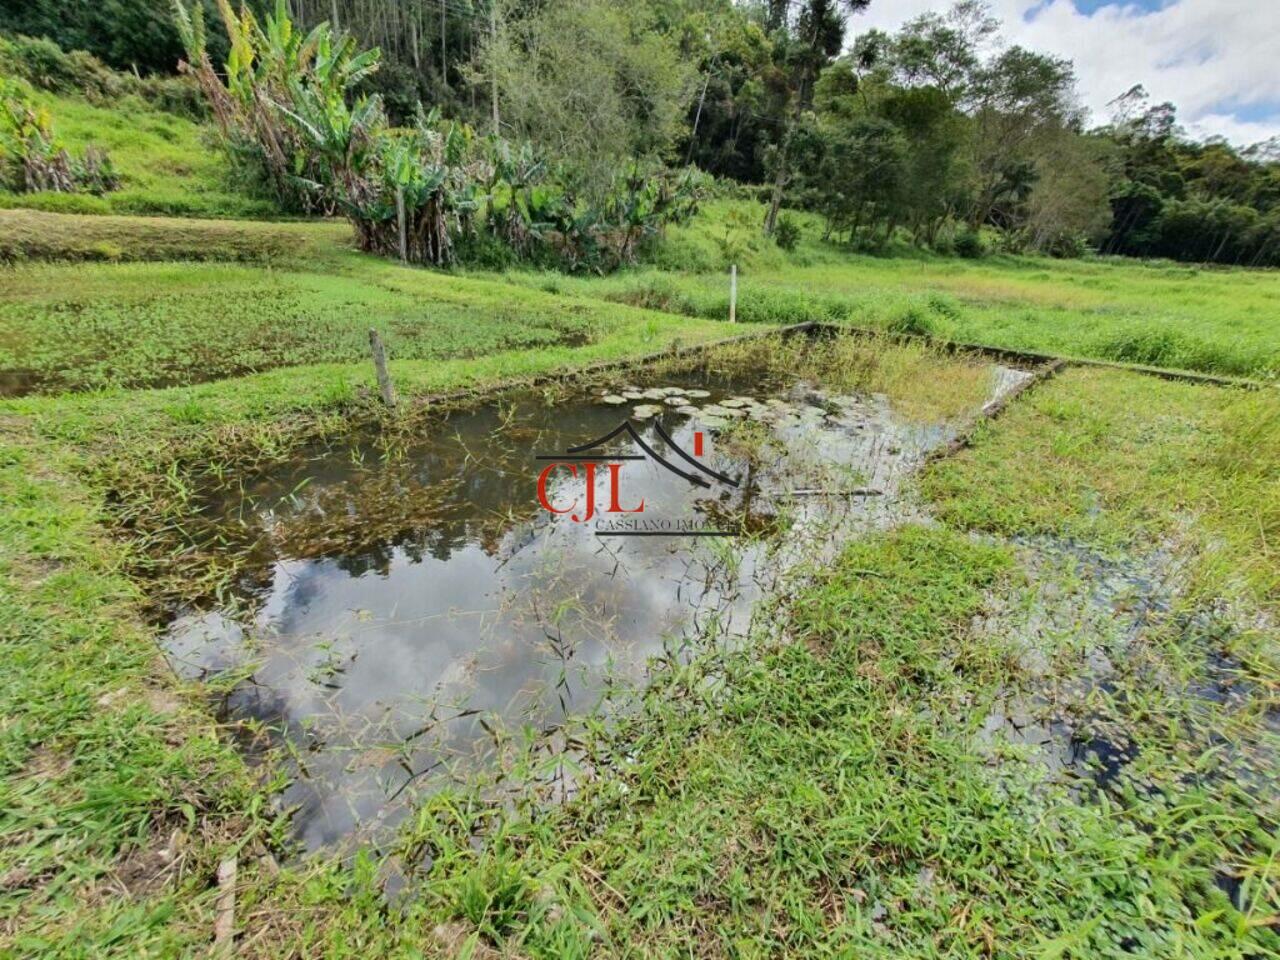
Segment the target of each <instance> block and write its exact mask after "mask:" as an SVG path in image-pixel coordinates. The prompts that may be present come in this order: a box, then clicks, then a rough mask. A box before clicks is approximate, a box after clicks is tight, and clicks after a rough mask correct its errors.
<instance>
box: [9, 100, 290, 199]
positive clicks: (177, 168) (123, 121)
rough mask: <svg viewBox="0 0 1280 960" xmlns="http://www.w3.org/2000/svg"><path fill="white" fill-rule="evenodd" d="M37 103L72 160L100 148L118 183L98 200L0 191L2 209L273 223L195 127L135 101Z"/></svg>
mask: <svg viewBox="0 0 1280 960" xmlns="http://www.w3.org/2000/svg"><path fill="white" fill-rule="evenodd" d="M35 100H36V101H37V102H38V103H41V104H43V105H45V106H47V107H48V109H49V110H50V112H51V113H52V116H53V130H54V133H55V135H56V136H57V137H58V139H59V140H60V141H61V142H62V143H63V144H64V145H65V146H66V147H67V148H68V149H69V150H70V151H71V152H72V153H73V154H79V153H81V152H83V150H84V148H85V147H86V146H87V145H89V144H95V145H97V146H98V147H101V148H105V149H106V150H107V152H108V153H109V154H110V156H111V162H112V164H113V165H114V167H115V169H116V171H117V172H118V173H119V174H120V177H121V181H122V182H121V185H120V188H119V189H117V190H113V191H111V192H110V193H107V194H105V195H104V196H101V197H95V196H91V195H88V194H60V193H26V194H20V193H9V192H7V191H3V190H0V207H25V208H30V209H36V210H46V211H52V212H58V213H90V214H97V213H118V214H137V215H144V216H180V217H271V216H274V215H276V214H278V212H279V211H278V209H277V208H276V206H275V205H274V204H273V203H271V202H270V201H268V200H264V199H261V198H255V197H252V196H249V195H248V194H246V193H245V192H244V190H243V189H242V188H241V187H240V186H239V185H237V184H236V183H235V182H234V178H233V176H232V173H231V168H230V165H229V164H228V162H227V159H226V155H225V154H224V153H223V152H222V150H221V148H219V147H218V146H217V143H216V141H215V140H214V139H213V138H212V136H211V131H210V129H209V128H207V127H205V126H203V125H201V124H198V123H195V122H193V121H191V120H187V119H185V118H183V117H179V116H176V115H174V114H171V113H166V112H164V111H161V110H157V109H156V108H155V107H153V106H151V105H150V104H148V103H146V102H145V101H144V100H142V99H140V98H138V97H136V96H127V97H125V98H123V99H122V100H120V101H119V102H117V103H114V104H112V105H111V106H110V107H106V106H95V105H94V104H91V103H89V102H87V101H86V100H84V99H82V98H80V97H73V96H60V95H57V94H52V93H47V92H37V93H36V94H35Z"/></svg>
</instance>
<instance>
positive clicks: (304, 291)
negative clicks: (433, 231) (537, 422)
mask: <svg viewBox="0 0 1280 960" xmlns="http://www.w3.org/2000/svg"><path fill="white" fill-rule="evenodd" d="M3 225H4V221H3V220H0V226H3ZM239 229H241V228H240V227H239V226H237V227H236V228H234V229H233V230H231V231H229V232H228V233H227V234H226V236H227V238H229V239H225V240H224V241H223V245H224V248H225V249H227V250H228V251H229V252H230V253H231V254H233V255H235V256H237V257H238V256H239V253H240V251H241V250H244V249H248V250H250V251H251V252H254V251H258V250H261V249H262V248H263V245H264V244H265V243H266V242H267V241H271V242H273V243H274V242H276V241H277V240H279V239H280V238H283V239H284V240H285V241H286V242H287V243H289V244H295V243H296V244H304V243H310V248H311V252H310V253H309V254H308V255H307V256H306V257H297V258H293V260H292V261H290V259H289V256H288V255H286V258H285V262H284V263H283V265H281V266H278V267H274V268H271V269H262V268H261V267H256V266H248V265H243V264H233V263H228V264H210V263H192V262H173V263H125V264H103V263H85V264H79V265H53V264H47V263H35V264H28V265H25V266H19V267H14V268H10V269H8V270H6V271H5V281H6V282H5V284H4V288H3V291H2V292H0V331H3V332H0V368H11V369H18V370H22V371H26V372H27V373H28V375H30V376H31V377H32V378H33V380H34V382H35V383H36V385H37V386H38V388H39V389H42V390H44V391H46V392H47V391H56V390H68V389H69V390H84V389H92V388H101V387H108V386H119V387H136V386H146V385H158V384H168V383H189V382H192V381H201V380H211V379H217V378H220V377H226V376H233V375H238V374H241V373H246V372H252V371H258V370H265V369H271V368H275V367H281V366H299V365H309V364H324V363H353V362H359V361H363V360H365V359H366V358H367V357H368V355H369V342H368V332H369V329H370V328H371V327H377V328H378V329H379V330H381V331H382V333H383V335H384V338H385V339H386V342H387V346H388V349H389V351H390V353H391V356H392V357H393V358H395V359H397V360H432V359H443V358H446V357H456V356H459V355H463V356H477V357H478V356H486V355H489V354H494V353H498V352H501V351H505V350H513V349H524V348H532V347H553V346H556V345H560V344H568V345H575V344H589V343H593V342H597V341H600V340H602V339H606V338H607V337H608V336H609V335H611V334H612V333H614V332H617V331H621V330H624V329H628V330H638V331H641V333H642V334H643V335H645V336H647V337H648V339H649V340H650V341H651V342H652V343H654V344H655V345H656V344H658V343H659V342H660V340H662V339H663V338H665V337H666V336H667V335H668V334H674V335H676V336H679V337H683V338H684V339H686V340H687V341H694V340H698V339H706V338H707V337H709V336H712V335H714V334H715V332H716V330H717V329H718V328H721V327H723V325H722V324H716V323H714V322H710V321H705V320H699V319H691V318H685V317H678V316H674V315H671V314H662V313H657V312H654V311H646V310H641V309H637V308H634V307H630V306H626V305H621V304H613V303H605V302H601V301H598V300H593V299H579V298H563V297H556V296H552V295H549V294H546V293H543V292H540V291H536V290H519V289H516V288H513V287H510V286H508V285H506V284H501V283H496V282H493V281H489V280H480V279H471V278H460V277H456V276H451V275H449V274H442V273H437V272H432V271H426V270H419V269H413V268H406V267H401V266H399V265H397V264H394V263H388V262H386V261H382V260H378V259H375V258H370V257H365V256H361V255H359V254H356V253H350V252H346V251H344V250H342V249H341V248H340V247H339V246H338V244H337V243H336V242H335V241H336V240H337V239H338V238H339V237H341V236H343V235H344V231H343V229H342V228H341V227H337V226H333V227H329V226H323V225H320V226H306V227H298V228H287V227H281V228H275V229H272V230H264V229H263V228H260V227H257V226H256V225H255V228H254V230H253V231H252V232H248V233H247V234H246V236H247V237H248V240H247V241H243V242H242V241H237V240H235V239H234V238H235V236H236V233H235V231H236V230H239ZM186 234H187V236H189V238H190V239H183V240H181V241H176V242H175V245H178V246H181V245H184V244H186V243H203V240H202V237H204V236H206V235H207V231H204V229H203V228H201V227H193V228H190V229H188V230H187V231H186ZM86 236H92V234H87V235H86ZM308 238H315V239H314V242H310V241H309V240H308ZM93 242H95V243H96V242H98V241H93ZM106 242H110V241H106ZM133 249H136V246H135V247H134V248H133ZM205 249H206V252H207V253H209V254H211V255H212V254H214V252H215V250H217V249H218V248H217V247H216V246H215V245H214V244H212V243H209V244H207V245H206V247H205ZM316 251H319V252H316ZM0 269H3V268H0ZM729 332H732V331H729ZM721 335H724V334H723V333H722V334H721Z"/></svg>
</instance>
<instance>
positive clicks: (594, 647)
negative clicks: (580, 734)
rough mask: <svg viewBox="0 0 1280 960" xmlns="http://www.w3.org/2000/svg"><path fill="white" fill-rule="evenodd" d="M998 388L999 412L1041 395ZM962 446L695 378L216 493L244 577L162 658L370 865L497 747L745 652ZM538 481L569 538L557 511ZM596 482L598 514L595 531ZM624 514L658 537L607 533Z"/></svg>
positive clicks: (783, 383)
mask: <svg viewBox="0 0 1280 960" xmlns="http://www.w3.org/2000/svg"><path fill="white" fill-rule="evenodd" d="M989 370H990V393H989V396H990V397H994V396H996V395H998V394H999V393H1000V392H1001V391H1004V390H1007V389H1009V388H1010V387H1012V386H1013V385H1014V384H1016V383H1018V382H1019V381H1020V380H1021V379H1022V378H1024V377H1026V376H1028V374H1026V373H1024V372H1021V371H1015V370H1011V369H1009V368H1006V367H999V366H995V365H992V366H991V367H990V368H989ZM624 424H629V425H630V428H631V429H630V430H629V431H628V430H626V429H624V430H623V431H622V432H621V433H619V434H617V435H616V436H614V437H613V438H612V439H609V440H607V441H605V442H604V443H603V444H600V445H595V446H591V447H590V449H589V450H586V451H583V450H578V451H577V453H567V452H566V451H571V450H573V449H574V448H580V447H583V446H584V445H589V444H591V443H592V441H595V440H598V439H600V438H603V437H606V436H608V435H609V434H611V433H613V432H614V431H616V430H617V428H619V427H620V426H622V425H624ZM954 429H955V427H954V426H953V425H952V424H948V423H938V422H933V423H928V422H926V423H922V422H919V421H918V420H909V419H907V418H906V417H904V416H902V415H901V413H900V412H899V411H898V410H897V409H895V406H894V404H893V403H892V402H891V401H890V400H889V399H888V398H887V397H885V396H881V395H851V394H840V393H836V392H832V391H829V390H827V389H824V388H823V387H822V386H821V385H820V384H817V383H813V382H803V381H801V382H797V381H795V380H789V381H788V380H779V379H776V378H766V379H764V380H762V379H760V378H742V377H737V378H734V379H725V378H723V377H720V378H717V377H716V376H715V375H712V374H707V373H689V374H684V375H678V376H670V377H666V378H663V379H661V380H660V381H656V382H653V381H651V382H649V383H648V385H646V386H643V387H642V386H639V385H633V384H627V383H618V384H614V385H612V386H611V388H610V389H609V390H608V391H601V390H598V389H594V390H590V391H587V390H583V391H582V392H579V393H577V394H574V393H569V394H568V395H566V394H564V393H563V392H561V393H557V394H554V395H547V394H543V393H539V392H532V391H531V392H528V393H521V394H513V395H508V396H506V397H504V398H502V399H501V400H500V401H498V402H494V403H491V404H487V405H485V406H481V407H479V408H477V409H472V410H468V411H464V412H454V413H449V414H447V415H442V416H441V417H439V418H437V419H435V420H434V421H433V422H431V423H430V424H429V426H426V427H424V428H423V430H422V431H421V434H420V435H418V436H414V437H412V438H410V439H408V440H405V439H403V438H401V439H399V440H397V441H396V442H395V443H393V444H388V443H386V442H384V440H383V439H381V438H379V437H377V436H372V435H364V436H357V437H354V438H351V439H350V440H348V441H345V442H340V443H329V444H326V445H323V446H316V447H313V448H309V449H306V450H304V451H303V452H302V453H301V454H300V455H298V456H297V457H296V458H294V459H293V460H290V461H288V462H285V463H281V464H278V465H276V466H274V467H272V468H271V469H268V470H265V471H262V472H259V473H257V474H255V475H253V476H246V477H241V478H239V479H238V480H237V481H236V482H235V483H234V484H231V485H227V484H224V485H222V486H220V487H212V488H210V489H207V490H205V491H204V492H203V494H202V501H201V502H202V507H201V511H200V515H199V517H198V518H197V523H198V524H203V525H204V527H205V531H204V536H205V537H206V538H207V539H208V540H209V541H210V542H213V541H217V542H219V543H221V544H222V547H221V548H220V549H223V550H225V551H227V552H228V554H234V555H235V556H236V557H237V558H238V560H239V561H240V563H241V567H240V569H241V571H242V573H241V575H240V576H239V578H238V580H237V582H236V585H235V590H234V596H233V597H232V598H231V600H229V601H228V602H227V603H225V604H224V605H223V606H222V607H220V608H216V609H215V608H210V607H209V606H207V605H205V606H191V607H189V608H187V609H185V610H183V611H181V612H180V613H179V615H178V616H177V617H176V618H175V619H174V620H173V622H172V624H171V625H170V627H169V629H168V633H167V637H166V641H165V643H166V649H167V652H168V656H169V658H170V660H171V662H172V664H173V665H174V667H175V669H177V670H178V671H179V672H181V673H182V674H184V675H186V676H189V677H201V678H209V677H214V676H218V675H224V676H234V677H236V678H238V682H236V683H235V684H234V686H233V688H232V690H231V693H230V694H229V698H228V710H229V712H230V714H231V715H233V716H237V717H252V718H256V719H259V720H261V721H264V722H265V724H267V725H268V726H269V727H270V728H271V729H272V730H273V731H275V736H276V737H277V738H278V740H277V742H278V743H280V744H282V745H283V746H284V747H285V748H286V750H285V756H286V758H287V764H288V767H289V769H288V773H289V774H290V777H291V782H290V784H289V786H288V787H287V788H286V789H285V791H284V794H283V796H282V802H283V803H285V804H286V805H287V806H288V807H290V808H292V809H293V810H294V813H293V818H292V822H293V824H294V827H295V831H296V835H297V838H298V839H299V841H300V842H301V844H302V845H303V846H304V847H305V848H307V849H315V848H319V847H323V846H327V845H332V844H337V843H345V842H375V843H376V842H377V841H378V840H379V839H380V838H381V837H383V836H385V835H386V833H385V832H386V831H387V830H388V829H389V828H391V827H392V826H394V824H395V823H396V822H397V821H398V820H399V819H400V818H401V817H403V815H404V813H405V811H406V809H407V806H408V804H409V802H410V800H411V799H412V797H413V796H415V795H417V794H418V793H419V792H420V791H422V790H430V789H433V788H435V787H437V786H438V785H439V784H440V783H442V782H446V781H447V780H448V779H450V778H454V779H458V780H463V779H466V778H467V777H468V776H470V775H472V774H474V773H475V772H477V771H489V772H490V773H492V771H493V769H494V768H495V766H496V765H497V758H498V754H499V748H498V746H497V744H499V743H501V742H503V739H504V737H506V736H515V737H517V738H518V737H529V736H532V737H546V736H547V735H548V734H550V733H551V732H552V731H556V730H562V729H564V728H565V727H566V722H567V721H569V720H571V719H573V718H579V717H583V716H588V715H600V714H608V713H609V711H611V710H613V709H616V708H617V705H618V704H620V703H621V702H623V701H624V700H625V696H624V693H625V692H626V691H632V690H635V689H636V688H637V687H638V686H639V685H642V684H643V683H644V682H645V678H646V675H647V673H648V671H649V670H650V669H652V664H653V661H654V659H655V658H657V659H659V660H662V659H671V658H676V659H678V658H684V657H688V656H690V655H692V654H693V653H695V652H696V651H698V650H701V649H704V648H705V647H706V646H707V645H709V644H732V643H735V642H739V641H740V640H741V638H743V637H744V636H745V635H746V634H747V633H748V632H749V630H750V629H751V628H752V616H753V612H755V611H756V610H757V609H758V608H760V601H761V600H763V599H764V598H767V597H769V596H770V595H774V594H777V593H779V592H781V591H784V590H785V589H786V585H787V583H788V582H790V581H791V580H792V578H795V577H802V576H804V573H805V571H807V570H811V569H812V568H813V566H814V565H815V564H821V563H822V562H823V560H824V559H825V558H826V557H829V556H830V555H831V553H832V552H833V551H834V550H836V549H837V548H838V546H839V544H840V543H841V542H842V541H843V540H844V539H846V538H847V537H849V536H852V535H856V534H857V533H858V532H859V531H862V530H868V529H873V528H882V527H885V526H887V525H891V524H893V523H896V522H898V521H900V520H901V519H902V518H903V517H905V516H910V515H912V513H913V509H914V508H913V506H912V503H911V500H910V497H909V496H906V495H905V494H904V484H903V481H904V479H905V478H906V477H908V476H909V475H910V473H911V472H912V471H913V470H914V469H915V468H916V467H918V466H919V465H920V463H921V462H922V460H923V458H924V457H925V455H926V454H927V453H928V451H930V450H931V449H933V448H934V447H936V446H938V445H939V444H942V443H945V442H946V441H947V440H948V439H950V438H951V436H952V435H953V431H954ZM539 458H541V459H539ZM592 458H594V459H592ZM557 462H560V463H572V464H574V466H575V468H576V471H577V475H576V476H575V475H574V472H573V470H571V469H570V468H569V467H567V466H553V465H554V464H556V463H557ZM609 464H615V465H616V467H615V468H614V469H611V468H610V467H609ZM544 471H548V472H547V474H546V482H545V487H544V490H543V493H544V498H545V500H546V501H547V503H548V504H549V505H550V506H551V507H553V508H554V510H562V511H566V512H562V513H557V512H552V511H549V510H547V509H546V507H545V506H544V505H543V504H542V503H541V502H540V500H539V496H538V480H539V477H540V476H541V475H542V474H543V472H544ZM588 473H590V474H591V477H592V480H593V486H594V489H593V492H594V502H595V505H596V507H597V509H598V510H600V511H602V512H601V513H600V514H599V515H597V516H596V517H593V518H592V519H591V520H590V521H586V522H582V521H583V520H584V518H583V517H582V513H583V508H584V507H585V503H586V497H587V492H588V491H587V489H586V487H587V484H588V477H587V475H588ZM615 484H616V491H615V489H614V485H615ZM615 494H616V498H617V501H618V503H617V506H618V507H620V508H621V509H624V510H625V509H634V508H635V507H636V506H638V505H639V504H640V503H642V502H643V504H644V512H643V513H642V514H635V513H632V514H624V513H609V512H608V511H607V509H606V508H608V507H609V506H611V505H613V504H612V501H613V499H614V497H615ZM571 511H576V512H577V514H578V517H579V519H578V520H575V519H574V515H573V512H571ZM673 533H675V534H679V535H671V534H673ZM690 533H697V534H699V535H687V534H690ZM637 534H641V535H637Z"/></svg>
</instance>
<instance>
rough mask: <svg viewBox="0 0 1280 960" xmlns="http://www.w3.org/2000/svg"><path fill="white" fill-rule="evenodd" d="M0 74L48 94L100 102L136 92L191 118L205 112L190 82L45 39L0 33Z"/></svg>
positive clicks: (163, 106) (139, 95)
mask: <svg viewBox="0 0 1280 960" xmlns="http://www.w3.org/2000/svg"><path fill="white" fill-rule="evenodd" d="M0 74H7V75H9V76H13V77H20V78H22V79H23V80H26V81H27V82H28V83H30V84H31V85H32V86H34V87H36V88H38V89H40V90H48V91H49V92H50V93H62V94H78V95H80V96H83V97H84V98H85V99H86V100H88V101H89V102H90V103H95V104H99V105H110V104H113V103H115V102H117V101H118V100H120V99H121V98H122V97H127V96H131V95H132V96H138V97H141V98H142V99H143V100H145V101H147V102H148V103H149V104H151V105H152V106H153V107H155V108H156V109H158V110H164V111H166V112H169V113H174V114H178V115H180V116H184V117H189V118H192V119H200V118H203V117H204V116H205V108H204V101H203V99H202V98H201V96H200V91H199V90H198V89H197V88H196V86H195V85H194V84H193V83H191V82H190V81H189V80H186V79H184V78H182V77H169V76H159V75H157V76H150V77H138V76H136V75H135V74H132V73H122V72H120V71H118V70H113V69H111V67H109V66H107V65H106V64H105V63H103V62H102V61H101V60H99V59H98V58H97V57H95V56H93V55H92V54H88V53H85V52H84V51H83V50H74V51H71V52H70V53H68V52H66V51H64V50H63V49H62V48H61V47H59V46H58V45H57V44H56V43H54V42H53V41H51V40H46V39H43V38H36V37H22V36H17V37H6V36H0Z"/></svg>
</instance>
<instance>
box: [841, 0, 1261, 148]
mask: <svg viewBox="0 0 1280 960" xmlns="http://www.w3.org/2000/svg"><path fill="white" fill-rule="evenodd" d="M989 2H990V4H991V8H992V12H993V13H995V15H996V16H998V17H999V18H1000V20H1001V21H1002V22H1003V25H1004V27H1003V32H1004V35H1005V37H1006V38H1007V40H1008V42H1010V43H1018V44H1021V45H1023V46H1025V47H1030V48H1031V49H1034V50H1040V51H1043V52H1046V53H1053V54H1056V55H1057V56H1060V57H1066V58H1067V59H1069V60H1071V61H1073V62H1074V63H1075V68H1076V76H1077V78H1078V80H1077V82H1078V87H1079V92H1080V98H1081V100H1082V101H1083V103H1084V104H1085V105H1086V106H1087V107H1089V109H1090V110H1091V111H1092V114H1093V120H1094V122H1096V123H1105V122H1106V121H1107V120H1108V119H1109V117H1110V111H1109V110H1108V109H1107V102H1108V101H1109V100H1112V99H1114V98H1115V97H1117V96H1119V95H1120V94H1122V93H1124V92H1125V91H1126V90H1128V89H1129V88H1131V87H1132V86H1134V84H1138V83H1140V84H1142V85H1143V86H1145V87H1146V88H1147V91H1148V92H1149V93H1150V94H1151V99H1152V101H1153V102H1155V103H1161V102H1163V101H1165V100H1170V101H1172V102H1173V103H1174V104H1176V105H1177V107H1178V121H1179V123H1180V124H1181V125H1182V126H1183V127H1184V128H1185V129H1186V131H1187V133H1188V134H1190V135H1191V136H1192V137H1196V138H1198V139H1204V138H1207V137H1213V136H1221V137H1225V138H1226V139H1227V140H1229V141H1230V142H1232V143H1234V144H1237V145H1239V146H1247V145H1249V144H1252V143H1257V142H1259V141H1261V140H1266V139H1268V138H1270V137H1273V136H1277V135H1280V0H1121V2H1115V0H989ZM947 6H948V2H947V0H872V2H871V6H870V7H869V8H868V9H867V11H866V12H865V13H863V14H860V15H859V16H857V17H855V18H854V19H853V21H852V23H851V24H850V26H851V27H852V28H853V30H854V31H862V30H866V29H868V28H870V27H880V28H882V29H885V30H894V29H896V28H897V27H898V26H900V25H901V24H902V23H903V22H905V21H906V20H909V19H911V18H912V17H914V16H916V15H918V14H920V13H923V12H924V11H926V10H937V11H942V10H945V9H946V7H947Z"/></svg>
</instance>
